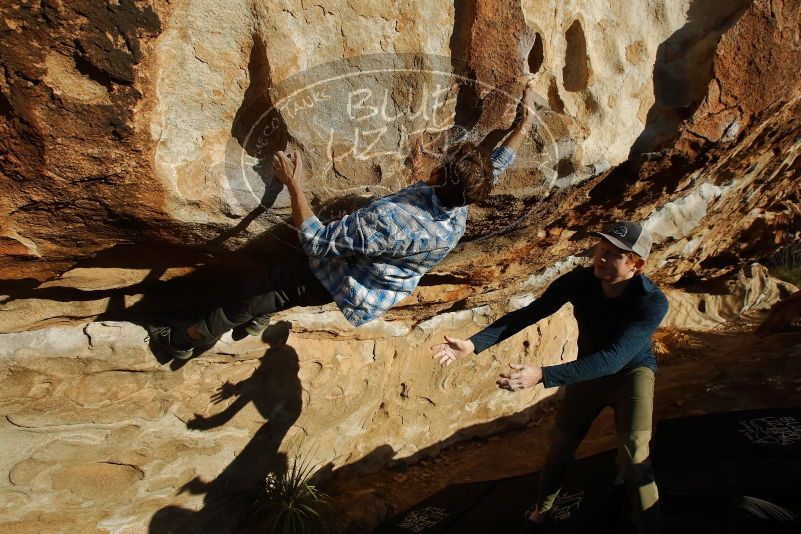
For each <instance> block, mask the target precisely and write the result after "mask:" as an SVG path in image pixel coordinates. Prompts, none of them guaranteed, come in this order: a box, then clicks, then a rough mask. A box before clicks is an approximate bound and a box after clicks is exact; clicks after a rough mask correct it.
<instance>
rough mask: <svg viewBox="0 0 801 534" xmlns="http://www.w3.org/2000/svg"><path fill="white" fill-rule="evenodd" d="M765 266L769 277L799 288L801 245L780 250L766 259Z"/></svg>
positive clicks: (796, 244)
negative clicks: (766, 265) (771, 276)
mask: <svg viewBox="0 0 801 534" xmlns="http://www.w3.org/2000/svg"><path fill="white" fill-rule="evenodd" d="M767 264H768V270H769V271H770V274H771V275H773V276H775V277H776V278H778V279H780V280H784V281H785V282H790V283H791V284H793V285H796V286H801V243H794V244H792V245H787V246H785V247H783V248H780V249H779V250H777V251H776V252H775V253H773V254H772V255H771V256H770V257H769V258H768V260H767Z"/></svg>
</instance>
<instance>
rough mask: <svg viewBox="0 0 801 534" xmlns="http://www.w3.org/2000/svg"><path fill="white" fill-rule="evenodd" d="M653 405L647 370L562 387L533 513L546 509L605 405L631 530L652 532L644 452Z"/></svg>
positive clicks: (653, 497) (655, 520)
mask: <svg viewBox="0 0 801 534" xmlns="http://www.w3.org/2000/svg"><path fill="white" fill-rule="evenodd" d="M653 401H654V372H653V371H652V370H651V369H649V368H647V367H637V368H634V369H630V370H628V371H621V372H620V373H617V374H615V375H612V376H605V377H602V378H598V379H595V380H589V381H587V382H580V383H577V384H571V385H569V386H566V387H565V396H564V398H563V399H562V402H561V404H560V405H559V410H558V412H557V415H556V426H555V427H554V429H553V434H552V436H551V445H550V449H549V451H548V459H547V460H546V464H545V469H544V470H543V472H542V479H541V481H540V494H539V498H538V501H537V504H538V506H539V509H540V510H541V511H546V510H550V509H551V508H552V507H553V506H554V501H555V500H556V497H557V495H558V494H559V490H560V488H561V484H562V479H563V477H564V475H565V472H566V471H567V467H568V465H569V464H570V462H572V460H573V458H574V455H575V452H576V449H577V448H578V446H579V444H580V443H581V441H582V440H583V439H584V436H586V434H587V431H588V430H589V429H590V425H591V424H592V422H593V420H594V419H595V418H596V417H597V416H598V414H599V413H601V410H603V408H604V407H606V406H611V407H612V409H613V410H614V412H615V430H616V432H617V440H618V455H617V464H618V469H619V470H620V474H621V475H622V477H623V479H624V480H625V481H626V483H627V484H628V485H629V493H630V497H631V503H632V507H633V509H634V520H635V523H636V525H637V530H638V531H639V532H640V533H643V532H658V528H659V512H658V507H657V502H658V500H659V495H658V493H657V489H656V483H655V481H654V474H653V470H652V469H651V462H650V458H649V450H648V442H649V441H650V440H651V422H652V412H653Z"/></svg>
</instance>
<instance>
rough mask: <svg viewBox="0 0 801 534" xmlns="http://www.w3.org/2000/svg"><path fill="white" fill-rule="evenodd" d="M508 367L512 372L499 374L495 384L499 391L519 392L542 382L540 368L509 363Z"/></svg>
mask: <svg viewBox="0 0 801 534" xmlns="http://www.w3.org/2000/svg"><path fill="white" fill-rule="evenodd" d="M509 367H511V368H512V369H514V371H513V372H511V373H503V374H501V377H500V378H499V379H498V380H497V381H496V382H495V383H496V384H498V387H499V388H501V389H506V390H509V391H519V390H521V389H525V388H530V387H534V386H536V385H537V384H538V383H539V382H540V381H541V380H542V367H537V366H535V365H521V364H518V363H510V364H509Z"/></svg>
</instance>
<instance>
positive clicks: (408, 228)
mask: <svg viewBox="0 0 801 534" xmlns="http://www.w3.org/2000/svg"><path fill="white" fill-rule="evenodd" d="M514 159H515V152H514V151H513V150H511V149H509V148H508V147H506V146H502V147H500V148H497V149H496V150H495V151H494V152H493V153H492V156H491V161H492V167H493V175H494V177H495V180H494V183H497V181H498V177H499V176H500V175H501V173H503V171H505V170H506V168H507V167H508V166H509V165H511V164H512V162H513V161H514ZM466 222H467V206H462V207H458V208H453V209H445V208H444V207H443V206H442V204H440V202H439V199H438V198H437V195H436V194H435V193H434V189H433V188H432V187H431V186H430V185H428V184H426V183H424V182H420V183H417V184H414V185H412V186H409V187H407V188H405V189H402V190H401V191H398V192H397V193H394V194H392V195H388V196H385V197H381V198H377V199H375V200H372V201H370V202H369V203H367V204H366V205H365V206H363V207H362V208H361V209H359V210H358V211H356V212H354V213H352V214H350V215H346V216H345V217H343V218H342V219H339V220H336V221H333V222H330V223H328V224H325V225H323V224H322V223H321V222H320V220H319V219H318V218H317V217H310V218H309V219H307V220H306V221H304V222H303V224H302V225H301V227H300V229H299V234H300V242H301V244H302V245H303V248H304V249H305V251H306V254H307V255H308V256H309V265H310V266H311V269H312V271H313V272H314V273H315V274H316V276H317V278H318V279H319V280H320V282H321V283H322V284H323V286H324V287H325V288H326V289H327V290H328V291H329V292H330V293H331V296H332V297H333V298H334V302H336V304H337V306H339V309H340V310H341V311H342V314H343V315H344V316H345V318H346V319H347V320H348V321H349V322H350V323H351V324H352V325H354V326H359V325H362V324H364V323H366V322H368V321H370V320H372V319H375V318H376V317H379V316H381V315H383V314H384V313H385V312H386V311H387V310H389V309H390V308H391V307H392V306H394V305H395V304H397V303H398V302H399V301H400V300H402V299H403V298H405V297H407V296H408V295H410V294H411V293H412V291H414V288H415V287H417V283H418V282H419V281H420V278H421V277H422V276H423V274H425V273H426V272H427V271H429V270H430V269H432V268H433V267H434V266H435V265H436V264H438V263H439V262H440V261H442V259H443V258H444V257H445V256H447V254H448V253H449V252H450V251H451V250H452V249H453V247H455V246H456V243H457V242H458V241H459V239H460V238H461V237H462V235H463V234H464V231H465V224H466Z"/></svg>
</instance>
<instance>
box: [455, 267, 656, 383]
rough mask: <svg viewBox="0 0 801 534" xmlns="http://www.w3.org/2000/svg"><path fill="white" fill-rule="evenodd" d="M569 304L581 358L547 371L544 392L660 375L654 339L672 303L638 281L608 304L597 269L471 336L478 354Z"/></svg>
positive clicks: (560, 282) (571, 277)
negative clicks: (616, 377)
mask: <svg viewBox="0 0 801 534" xmlns="http://www.w3.org/2000/svg"><path fill="white" fill-rule="evenodd" d="M568 302H570V303H572V304H573V314H574V316H575V317H576V321H577V322H578V331H579V336H578V358H577V359H576V360H575V361H572V362H568V363H563V364H559V365H552V366H547V367H543V369H542V371H543V380H542V381H543V384H545V387H554V386H559V385H563V384H573V383H575V382H583V381H585V380H592V379H594V378H600V377H602V376H608V375H613V374H615V373H618V372H620V371H624V370H628V369H632V368H634V367H640V366H645V367H648V368H650V369H652V370H654V371H656V358H655V357H654V353H653V348H652V336H653V334H654V331H655V330H656V328H657V327H658V326H659V323H661V322H662V319H663V318H664V317H665V314H666V313H667V309H668V301H667V298H665V295H664V294H663V293H662V291H660V290H659V288H658V287H656V285H655V284H654V283H653V282H652V281H651V280H650V279H649V278H648V277H646V276H645V275H637V276H635V277H634V278H632V279H631V282H630V283H629V285H628V286H627V287H626V289H625V290H624V291H623V293H622V294H621V295H620V296H618V297H615V298H611V299H608V298H606V297H605V296H604V294H603V291H602V289H601V281H600V280H599V279H597V278H596V277H595V275H594V274H593V269H592V267H588V268H581V269H576V270H575V271H572V272H569V273H567V274H565V275H563V276H561V277H559V278H558V279H556V280H555V281H554V282H553V283H552V284H551V285H550V286H549V287H548V289H546V290H545V292H544V293H543V294H542V296H541V297H540V298H538V299H536V300H535V301H534V302H532V303H531V304H529V305H528V306H525V307H523V308H520V309H519V310H517V311H514V312H512V313H509V314H507V315H505V316H503V317H501V318H500V319H498V320H497V321H495V322H494V323H492V324H491V325H489V326H488V327H487V328H485V329H484V330H482V331H481V332H479V333H477V334H475V335H474V336H472V337H471V338H470V340H471V341H472V342H473V345H474V346H475V352H476V354H478V353H480V352H481V351H483V350H485V349H487V348H489V347H491V346H492V345H495V344H496V343H500V342H501V341H503V340H505V339H506V338H508V337H510V336H513V335H514V334H516V333H517V332H519V331H521V330H522V329H524V328H526V327H527V326H530V325H532V324H534V323H536V322H537V321H539V320H540V319H544V318H545V317H548V316H549V315H551V314H553V313H555V312H557V311H558V310H559V309H560V308H561V307H562V306H563V305H565V304H566V303H568Z"/></svg>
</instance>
